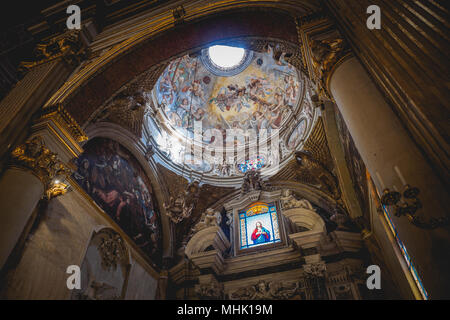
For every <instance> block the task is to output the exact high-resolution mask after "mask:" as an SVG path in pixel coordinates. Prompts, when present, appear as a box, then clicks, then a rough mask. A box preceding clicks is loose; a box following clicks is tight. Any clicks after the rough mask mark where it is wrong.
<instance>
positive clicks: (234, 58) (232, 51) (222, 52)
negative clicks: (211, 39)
mask: <svg viewBox="0 0 450 320" xmlns="http://www.w3.org/2000/svg"><path fill="white" fill-rule="evenodd" d="M208 54H209V58H210V59H211V61H212V62H213V63H214V64H215V65H217V66H218V67H220V68H223V69H231V68H235V67H237V66H239V65H240V64H241V63H242V60H243V59H244V56H245V50H244V49H242V48H236V47H229V46H219V45H217V46H212V47H209V49H208Z"/></svg>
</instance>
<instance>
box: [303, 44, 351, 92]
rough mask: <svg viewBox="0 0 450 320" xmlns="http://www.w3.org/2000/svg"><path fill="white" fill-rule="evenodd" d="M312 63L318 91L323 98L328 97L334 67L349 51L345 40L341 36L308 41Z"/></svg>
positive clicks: (348, 54) (347, 55) (349, 53)
mask: <svg viewBox="0 0 450 320" xmlns="http://www.w3.org/2000/svg"><path fill="white" fill-rule="evenodd" d="M309 46H310V48H311V56H312V65H313V67H314V69H315V73H316V75H317V78H318V87H319V89H318V93H319V95H320V96H321V97H323V98H330V96H331V95H330V94H329V88H328V84H329V80H330V77H331V75H332V74H333V72H334V70H335V68H336V67H337V66H338V65H339V64H340V63H341V62H342V61H343V60H344V59H346V58H347V57H349V56H350V55H351V51H350V48H349V46H348V45H347V42H346V41H345V40H344V39H343V38H341V37H335V38H332V39H325V40H317V39H312V40H310V41H309Z"/></svg>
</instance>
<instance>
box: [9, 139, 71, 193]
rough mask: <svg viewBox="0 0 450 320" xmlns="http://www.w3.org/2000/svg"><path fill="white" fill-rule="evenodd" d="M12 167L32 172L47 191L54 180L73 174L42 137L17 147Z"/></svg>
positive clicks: (13, 154)
mask: <svg viewBox="0 0 450 320" xmlns="http://www.w3.org/2000/svg"><path fill="white" fill-rule="evenodd" d="M10 166H12V167H17V168H21V169H25V170H28V171H30V172H32V173H33V174H34V175H35V176H37V177H38V178H39V179H40V180H41V181H42V183H43V184H44V187H45V189H49V188H50V187H51V186H52V185H53V180H54V179H56V178H58V177H61V179H64V178H65V177H67V176H68V175H70V173H71V170H70V169H69V168H68V167H67V166H66V165H65V164H64V163H62V162H61V161H60V160H59V159H58V156H57V154H56V153H53V152H51V151H50V150H49V149H48V148H47V147H46V146H45V145H44V142H43V140H42V138H41V137H34V138H32V139H31V140H28V141H26V142H25V143H24V144H22V145H20V146H18V147H16V148H15V149H14V150H13V151H12V153H11V161H10Z"/></svg>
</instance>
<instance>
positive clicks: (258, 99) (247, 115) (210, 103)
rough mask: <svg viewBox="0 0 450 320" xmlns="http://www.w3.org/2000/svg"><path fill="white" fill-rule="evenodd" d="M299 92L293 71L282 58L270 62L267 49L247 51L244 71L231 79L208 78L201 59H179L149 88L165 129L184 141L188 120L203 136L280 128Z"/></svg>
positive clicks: (187, 57) (189, 131)
mask: <svg viewBox="0 0 450 320" xmlns="http://www.w3.org/2000/svg"><path fill="white" fill-rule="evenodd" d="M238 67H239V66H238ZM215 73H216V74H218V73H217V72H215ZM219 74H220V73H219ZM299 92H300V84H299V80H298V76H297V73H296V70H295V69H294V68H293V67H292V66H290V65H289V64H288V63H286V62H285V61H284V59H283V58H281V59H279V60H274V59H273V52H272V49H271V48H270V47H268V48H267V51H266V52H253V54H252V55H251V61H250V63H249V65H248V67H246V68H245V69H244V70H243V71H241V72H240V73H239V74H236V75H234V76H231V77H230V76H220V75H214V74H213V73H212V72H210V71H209V70H208V68H207V67H206V66H205V64H204V63H203V62H202V59H201V57H195V58H192V57H190V56H189V55H186V56H183V57H181V58H178V59H176V60H174V61H172V62H171V63H170V65H169V66H168V67H167V68H166V70H165V71H164V73H163V74H162V75H161V77H160V78H159V80H158V82H157V84H156V86H155V95H156V99H157V103H158V105H159V106H160V107H161V108H162V109H163V111H164V114H165V116H166V117H167V119H168V120H169V122H170V124H171V125H172V126H173V127H174V128H176V129H177V130H178V131H179V132H180V133H182V134H183V135H186V134H187V135H188V136H192V133H193V123H194V121H201V122H202V128H203V131H205V130H207V129H218V130H221V131H223V130H226V129H232V128H236V129H243V130H247V129H256V130H260V129H269V130H270V129H277V128H280V127H281V126H282V124H283V122H284V121H285V120H286V119H287V117H288V116H289V115H290V114H291V113H292V111H291V108H290V107H289V106H291V107H293V106H295V105H296V103H297V101H298V98H299ZM204 142H205V141H204ZM208 142H210V141H206V143H208Z"/></svg>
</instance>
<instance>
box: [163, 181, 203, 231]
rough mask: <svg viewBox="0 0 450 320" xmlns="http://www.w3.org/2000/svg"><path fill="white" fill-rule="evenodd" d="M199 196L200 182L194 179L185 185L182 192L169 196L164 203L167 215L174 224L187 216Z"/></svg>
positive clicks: (189, 214)
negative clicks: (167, 201) (175, 195)
mask: <svg viewBox="0 0 450 320" xmlns="http://www.w3.org/2000/svg"><path fill="white" fill-rule="evenodd" d="M199 196H200V183H199V182H198V181H194V182H192V183H190V184H189V185H188V186H187V187H186V189H185V190H184V192H182V193H180V194H179V195H178V196H177V197H176V198H175V197H173V196H171V197H170V200H169V203H165V204H164V208H165V209H166V214H167V216H168V217H169V218H170V220H172V222H173V223H175V224H177V223H180V222H181V221H183V220H184V219H186V218H189V217H190V216H191V214H192V211H193V210H194V207H195V205H196V204H197V202H198V199H199Z"/></svg>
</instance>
